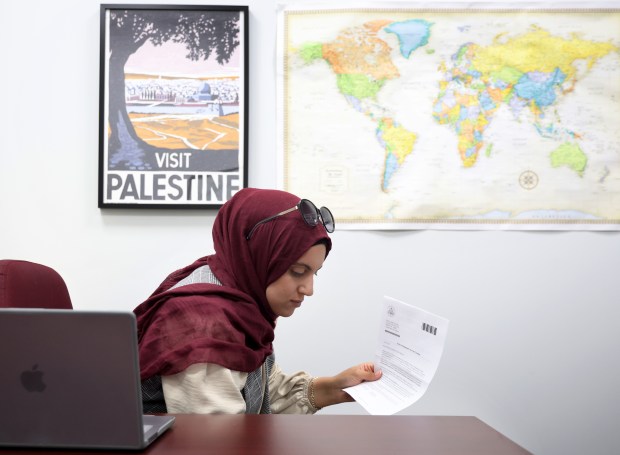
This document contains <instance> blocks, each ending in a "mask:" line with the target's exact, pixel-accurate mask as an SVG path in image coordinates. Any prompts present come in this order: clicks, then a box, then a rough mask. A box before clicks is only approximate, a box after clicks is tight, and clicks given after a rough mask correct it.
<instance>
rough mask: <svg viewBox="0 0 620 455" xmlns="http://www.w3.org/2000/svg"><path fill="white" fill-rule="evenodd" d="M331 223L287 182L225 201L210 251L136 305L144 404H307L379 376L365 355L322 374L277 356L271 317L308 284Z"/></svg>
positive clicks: (253, 408) (315, 405)
mask: <svg viewBox="0 0 620 455" xmlns="http://www.w3.org/2000/svg"><path fill="white" fill-rule="evenodd" d="M333 230H334V220H333V218H332V216H331V213H330V212H329V210H328V209H326V208H324V207H323V208H321V210H318V209H317V208H316V207H315V206H314V204H312V203H311V202H310V201H307V200H305V199H303V200H301V201H300V199H299V198H298V197H296V196H294V195H292V194H290V193H286V192H284V191H277V190H261V189H254V188H246V189H243V190H241V191H239V192H238V193H237V194H236V195H235V196H233V197H232V198H231V199H230V200H229V201H228V202H227V203H226V204H224V206H222V208H221V209H220V211H219V213H218V215H217V217H216V219H215V222H214V226H213V242H214V249H215V254H213V255H210V256H206V257H203V258H201V259H198V260H197V261H196V262H194V263H193V264H191V265H189V266H187V267H185V268H183V269H181V270H178V271H176V272H174V273H172V274H171V275H170V276H168V277H167V278H166V279H165V280H164V282H163V283H162V284H161V285H160V286H159V288H157V290H156V291H155V292H154V293H153V294H152V295H151V296H150V297H149V299H148V300H146V301H145V302H144V303H142V304H141V305H140V306H138V307H137V308H136V309H135V310H134V312H135V314H136V316H137V321H138V341H139V349H140V373H141V379H142V392H143V401H144V410H145V412H170V413H204V414H211V413H227V414H239V413H254V414H256V413H272V412H273V413H296V414H303V413H306V414H311V413H315V412H316V411H317V410H318V409H320V408H322V407H324V406H328V405H332V404H337V403H342V402H346V401H352V400H353V399H352V398H351V397H350V396H349V395H348V394H347V393H346V392H344V391H343V390H342V389H343V388H345V387H349V386H353V385H356V384H359V383H360V382H363V381H373V380H376V379H378V378H379V377H380V375H381V374H380V372H375V371H374V369H373V365H372V364H371V363H365V364H361V365H358V366H355V367H352V368H349V369H347V370H345V371H343V372H342V373H340V374H338V375H336V376H333V377H320V378H313V377H311V376H310V375H308V374H307V373H304V372H298V373H295V374H292V375H286V374H284V373H283V372H282V371H281V370H280V369H279V367H278V366H277V364H275V363H274V355H273V348H272V342H273V339H274V328H275V323H276V319H277V318H278V317H280V316H281V317H289V316H291V315H292V314H293V313H294V312H295V310H296V309H297V308H299V306H301V304H302V302H303V300H304V298H305V297H308V296H311V295H312V294H313V285H314V281H313V280H314V275H315V274H316V273H317V272H318V270H319V269H320V268H321V266H322V265H323V261H324V260H325V258H326V257H327V254H328V253H329V250H330V249H331V245H332V244H331V239H330V238H329V235H328V232H333Z"/></svg>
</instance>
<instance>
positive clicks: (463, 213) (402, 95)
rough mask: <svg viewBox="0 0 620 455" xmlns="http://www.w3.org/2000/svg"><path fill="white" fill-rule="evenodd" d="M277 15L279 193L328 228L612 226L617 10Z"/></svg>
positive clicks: (619, 111) (619, 189)
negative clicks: (302, 202)
mask: <svg viewBox="0 0 620 455" xmlns="http://www.w3.org/2000/svg"><path fill="white" fill-rule="evenodd" d="M284 21H285V23H286V27H284V30H285V31H286V33H285V34H283V35H282V36H283V38H282V40H283V43H282V44H283V49H282V57H283V62H282V64H283V71H282V74H283V78H282V81H281V82H282V84H283V93H284V98H283V106H284V116H283V123H284V125H283V131H285V132H286V134H285V135H284V138H283V139H284V142H283V150H282V151H283V156H284V164H285V166H284V171H285V172H284V176H283V182H284V187H285V189H287V190H289V191H292V192H294V193H296V194H303V195H304V197H309V198H311V199H313V200H317V201H320V204H323V205H326V206H328V207H330V208H331V209H332V211H333V212H334V213H335V214H337V217H338V219H339V221H341V223H342V222H344V223H345V224H346V223H351V224H357V223H359V224H362V225H364V224H367V223H378V224H380V225H384V227H397V228H402V227H404V226H405V225H412V226H413V225H415V224H419V223H421V224H422V225H424V224H428V223H447V224H451V223H472V224H482V225H484V224H489V225H492V224H504V225H506V224H517V225H518V224H522V225H527V224H541V223H542V224H547V225H548V228H554V227H553V225H557V226H561V227H562V228H566V227H567V226H568V227H569V228H570V225H571V224H573V223H582V222H586V223H589V224H591V225H599V226H605V225H611V226H613V225H614V224H618V223H619V222H620V132H619V129H618V128H617V125H618V124H619V121H620V13H619V12H618V11H616V12H612V13H610V12H592V11H590V12H585V13H583V12H580V13H575V12H561V11H553V12H539V11H527V12H510V11H501V12H500V11H486V12H485V11H475V12H470V11H466V10H462V11H446V12H441V11H439V12H432V13H431V12H423V11H419V12H416V11H411V12H403V11H402V10H398V11H385V10H376V11H369V10H364V11H359V12H354V11H350V10H349V11H342V12H335V11H314V12H309V11H303V12H301V11H300V12H296V11H289V12H285V17H284ZM282 33H284V31H282ZM525 228H527V227H525ZM599 228H600V227H599Z"/></svg>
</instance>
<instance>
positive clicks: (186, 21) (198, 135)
mask: <svg viewBox="0 0 620 455" xmlns="http://www.w3.org/2000/svg"><path fill="white" fill-rule="evenodd" d="M247 16H248V7H247V6H222V5H218V6H204V5H191V6H180V5H120V4H119V5H106V4H104V5H101V50H100V52H101V66H100V93H99V103H100V108H99V109H100V118H99V207H100V208H218V207H220V206H221V205H222V204H224V203H225V202H226V201H227V200H228V199H230V198H231V197H232V196H233V195H234V194H235V193H236V192H237V191H238V190H240V189H241V188H244V187H246V186H247V181H248V177H247V162H248V156H247V154H248V152H247V125H248V118H247V117H248V107H247V105H248V103H247V97H248V46H247V42H248V17H247Z"/></svg>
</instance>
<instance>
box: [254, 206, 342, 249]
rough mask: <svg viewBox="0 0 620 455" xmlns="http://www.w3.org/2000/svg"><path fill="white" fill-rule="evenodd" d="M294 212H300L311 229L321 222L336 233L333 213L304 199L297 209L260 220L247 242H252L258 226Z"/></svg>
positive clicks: (327, 229)
mask: <svg viewBox="0 0 620 455" xmlns="http://www.w3.org/2000/svg"><path fill="white" fill-rule="evenodd" d="M294 210H299V213H301V217H302V218H303V219H304V221H305V222H306V224H307V225H308V226H310V227H315V226H317V225H318V224H319V221H320V222H321V223H322V224H323V226H324V227H325V230H326V231H327V232H329V233H330V234H331V233H332V232H334V229H335V227H336V223H335V222H334V216H333V215H332V212H330V211H329V209H328V208H327V207H321V208H320V209H317V208H316V205H314V204H313V203H312V202H310V201H309V200H308V199H302V200H301V201H299V203H298V204H297V205H296V206H295V207H291V208H290V209H287V210H284V211H283V212H280V213H276V214H275V215H273V216H270V217H269V218H265V219H264V220H260V221H259V222H258V223H256V224H255V225H254V227H253V228H252V229H251V230H250V232H249V233H248V235H246V236H245V239H246V240H250V239H251V238H252V234H254V231H255V230H256V228H257V227H258V226H260V225H261V224H264V223H267V222H268V221H271V220H274V219H276V218H278V217H279V216H282V215H286V214H287V213H291V212H292V211H294Z"/></svg>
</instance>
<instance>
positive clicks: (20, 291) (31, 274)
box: [0, 259, 73, 309]
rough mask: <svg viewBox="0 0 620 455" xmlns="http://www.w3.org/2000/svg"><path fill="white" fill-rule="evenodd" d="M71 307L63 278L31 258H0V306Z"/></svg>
mask: <svg viewBox="0 0 620 455" xmlns="http://www.w3.org/2000/svg"><path fill="white" fill-rule="evenodd" d="M10 307H13V308H60V309H73V305H72V304H71V298H70V297H69V291H68V289H67V285H66V284H65V280H63V279H62V277H61V276H60V275H59V274H58V272H56V271H55V270H54V269H52V268H50V267H47V266H45V265H41V264H37V263H34V262H28V261H20V260H15V259H2V260H0V308H10Z"/></svg>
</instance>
